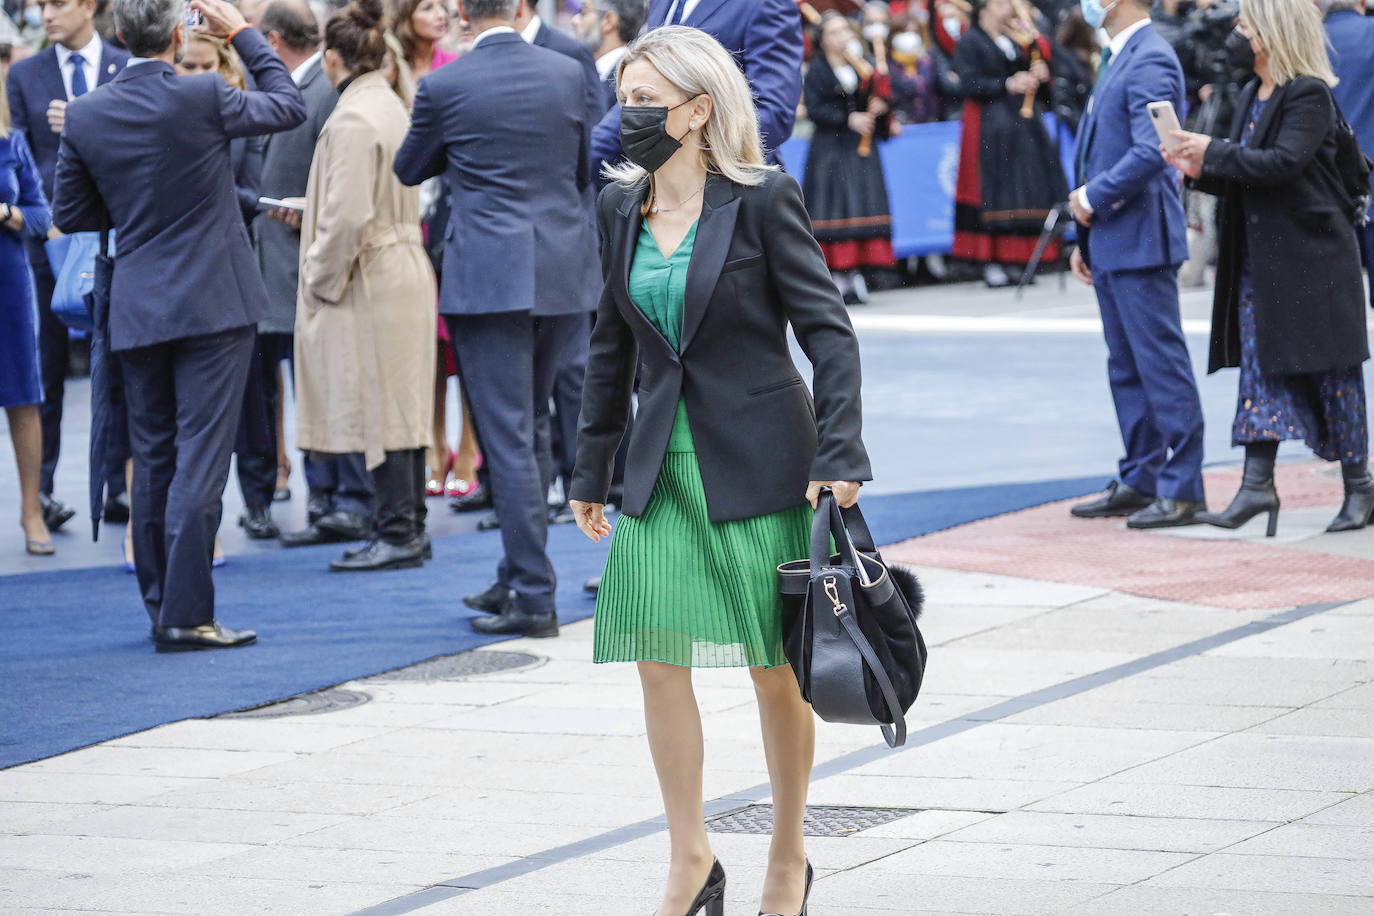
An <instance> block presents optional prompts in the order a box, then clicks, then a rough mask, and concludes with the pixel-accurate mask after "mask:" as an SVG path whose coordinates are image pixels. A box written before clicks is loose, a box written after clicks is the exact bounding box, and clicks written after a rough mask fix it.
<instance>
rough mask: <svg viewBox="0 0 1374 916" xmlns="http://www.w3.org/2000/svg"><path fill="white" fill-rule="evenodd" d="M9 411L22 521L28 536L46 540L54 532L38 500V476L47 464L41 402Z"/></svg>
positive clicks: (7, 414)
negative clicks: (44, 463) (39, 405)
mask: <svg viewBox="0 0 1374 916" xmlns="http://www.w3.org/2000/svg"><path fill="white" fill-rule="evenodd" d="M5 415H6V417H7V418H8V419H9V425H10V441H11V443H12V444H13V445H14V463H15V464H16V465H17V466H18V467H19V497H20V502H19V524H21V525H23V526H24V537H25V539H27V540H30V541H40V542H41V541H46V540H48V539H49V538H50V537H51V533H50V532H49V531H48V526H47V524H46V523H44V521H43V507H42V506H40V505H39V503H38V476H39V473H40V472H41V470H42V467H43V426H42V423H41V422H40V421H39V419H38V405H37V404H22V405H20V406H19V407H6V408H5Z"/></svg>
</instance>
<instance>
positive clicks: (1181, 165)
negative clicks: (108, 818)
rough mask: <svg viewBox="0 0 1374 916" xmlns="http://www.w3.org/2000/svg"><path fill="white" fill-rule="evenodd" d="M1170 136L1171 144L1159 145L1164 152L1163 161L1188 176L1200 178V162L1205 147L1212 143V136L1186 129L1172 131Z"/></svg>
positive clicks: (1205, 149)
mask: <svg viewBox="0 0 1374 916" xmlns="http://www.w3.org/2000/svg"><path fill="white" fill-rule="evenodd" d="M1170 136H1171V137H1172V138H1173V141H1174V142H1173V145H1171V146H1164V145H1161V146H1160V147H1159V150H1160V152H1161V153H1163V154H1164V161H1165V162H1167V163H1169V164H1170V165H1172V166H1173V167H1174V168H1176V169H1178V170H1179V171H1180V172H1182V173H1183V174H1185V175H1187V176H1188V177H1189V178H1201V177H1202V163H1203V160H1204V159H1205V158H1206V156H1207V147H1208V146H1211V144H1212V138H1211V137H1209V136H1207V135H1206V134H1195V133H1192V132H1190V131H1186V130H1176V131H1173V132H1172V133H1171V134H1170Z"/></svg>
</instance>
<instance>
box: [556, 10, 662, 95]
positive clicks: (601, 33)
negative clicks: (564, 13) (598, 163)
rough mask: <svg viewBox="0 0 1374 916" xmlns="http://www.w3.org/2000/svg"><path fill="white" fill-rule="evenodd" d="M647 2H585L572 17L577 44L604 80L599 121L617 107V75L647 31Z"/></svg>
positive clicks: (602, 82)
mask: <svg viewBox="0 0 1374 916" xmlns="http://www.w3.org/2000/svg"><path fill="white" fill-rule="evenodd" d="M645 12H646V9H645V6H644V0H582V8H581V9H579V10H578V11H577V15H576V16H574V17H573V29H574V31H575V32H576V34H577V40H578V41H580V42H582V45H583V47H585V48H586V49H587V50H588V51H591V52H592V56H593V57H594V58H595V59H596V75H597V77H598V78H599V79H600V80H601V111H599V112H597V118H598V119H600V118H601V117H602V116H604V115H605V114H606V112H608V111H610V110H611V109H612V108H613V107H615V103H616V98H615V75H616V70H617V69H618V67H619V66H620V59H621V58H622V57H624V56H625V51H626V49H627V48H628V46H629V44H630V42H632V41H634V40H635V38H637V37H638V36H639V32H640V30H641V29H642V28H644V14H645Z"/></svg>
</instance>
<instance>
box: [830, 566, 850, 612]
mask: <svg viewBox="0 0 1374 916" xmlns="http://www.w3.org/2000/svg"><path fill="white" fill-rule="evenodd" d="M824 586H825V596H826V597H827V598H829V599H830V603H831V604H833V605H835V616H836V617H838V616H840V615H841V614H842V613H844V612H845V611H847V610H849V608H847V607H845V605H844V602H842V601H841V600H840V589H839V584H838V583H837V582H836V580H835V577H834V576H826V577H825V581H824Z"/></svg>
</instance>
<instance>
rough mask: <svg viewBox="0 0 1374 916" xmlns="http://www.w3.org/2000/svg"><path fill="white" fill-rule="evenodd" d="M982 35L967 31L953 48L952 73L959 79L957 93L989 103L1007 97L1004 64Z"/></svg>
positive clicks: (995, 48)
mask: <svg viewBox="0 0 1374 916" xmlns="http://www.w3.org/2000/svg"><path fill="white" fill-rule="evenodd" d="M991 43H992V39H990V38H988V37H987V36H986V35H984V34H983V33H982V32H979V31H975V30H970V31H968V32H966V33H965V34H964V37H963V38H961V39H959V44H957V45H956V46H955V48H954V64H953V66H954V72H955V73H956V74H957V75H958V77H959V92H960V95H962V96H963V97H964V98H966V99H977V100H978V101H980V102H990V101H993V100H995V99H1001V98H1005V97H1006V96H1007V94H1008V93H1007V76H1008V74H1007V72H1006V70H1007V65H1006V64H1005V63H1003V62H1004V61H1005V60H1006V58H1005V57H1002V52H1001V51H999V50H997V46H996V45H995V44H993V45H992V53H995V54H996V55H997V57H996V58H993V57H992V53H989V52H988V45H989V44H991Z"/></svg>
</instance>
